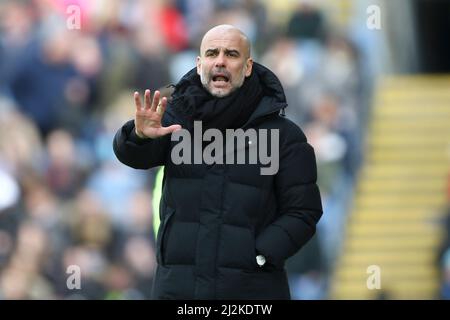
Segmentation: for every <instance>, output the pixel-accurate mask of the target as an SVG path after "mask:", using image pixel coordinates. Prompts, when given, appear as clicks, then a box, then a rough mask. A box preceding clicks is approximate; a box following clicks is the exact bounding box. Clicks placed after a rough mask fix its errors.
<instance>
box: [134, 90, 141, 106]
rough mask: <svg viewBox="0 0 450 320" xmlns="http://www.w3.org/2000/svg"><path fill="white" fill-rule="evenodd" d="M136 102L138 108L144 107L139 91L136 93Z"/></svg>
mask: <svg viewBox="0 0 450 320" xmlns="http://www.w3.org/2000/svg"><path fill="white" fill-rule="evenodd" d="M134 104H135V105H136V110H141V109H142V103H141V97H140V96H139V92H137V91H136V92H135V93H134Z"/></svg>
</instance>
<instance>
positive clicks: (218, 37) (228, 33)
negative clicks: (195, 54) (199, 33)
mask: <svg viewBox="0 0 450 320" xmlns="http://www.w3.org/2000/svg"><path fill="white" fill-rule="evenodd" d="M208 49H219V50H222V49H223V50H225V49H228V50H237V51H239V52H240V53H241V54H243V55H246V54H247V55H248V53H249V52H248V49H249V48H248V45H247V41H246V40H245V37H244V36H243V35H242V34H241V33H240V32H239V31H237V30H233V29H231V30H225V31H224V30H214V31H211V32H208V33H206V34H205V36H204V37H203V40H202V43H201V45H200V54H201V55H204V54H205V52H206V50H208Z"/></svg>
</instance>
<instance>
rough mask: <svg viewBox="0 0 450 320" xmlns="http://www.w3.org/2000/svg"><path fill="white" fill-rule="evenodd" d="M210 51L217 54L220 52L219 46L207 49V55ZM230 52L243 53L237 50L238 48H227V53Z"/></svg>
mask: <svg viewBox="0 0 450 320" xmlns="http://www.w3.org/2000/svg"><path fill="white" fill-rule="evenodd" d="M208 53H215V54H217V53H219V49H218V48H214V49H207V50H206V51H205V55H206V54H208ZM229 53H235V54H236V55H238V56H240V55H241V53H240V52H239V51H238V50H236V49H225V54H229Z"/></svg>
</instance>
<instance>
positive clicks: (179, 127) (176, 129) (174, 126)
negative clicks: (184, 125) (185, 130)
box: [160, 124, 181, 136]
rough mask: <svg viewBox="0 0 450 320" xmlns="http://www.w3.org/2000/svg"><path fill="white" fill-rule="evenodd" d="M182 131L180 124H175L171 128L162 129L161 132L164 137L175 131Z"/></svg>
mask: <svg viewBox="0 0 450 320" xmlns="http://www.w3.org/2000/svg"><path fill="white" fill-rule="evenodd" d="M178 130H181V126H180V125H179V124H174V125H171V126H169V127H163V128H160V132H161V134H162V135H164V136H165V135H166V134H169V133H172V132H175V131H178Z"/></svg>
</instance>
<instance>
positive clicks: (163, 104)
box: [156, 97, 167, 116]
mask: <svg viewBox="0 0 450 320" xmlns="http://www.w3.org/2000/svg"><path fill="white" fill-rule="evenodd" d="M166 106H167V98H166V97H163V98H162V99H161V102H160V103H159V104H158V106H157V107H156V112H157V113H158V114H159V115H160V116H162V115H163V114H164V111H166Z"/></svg>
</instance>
